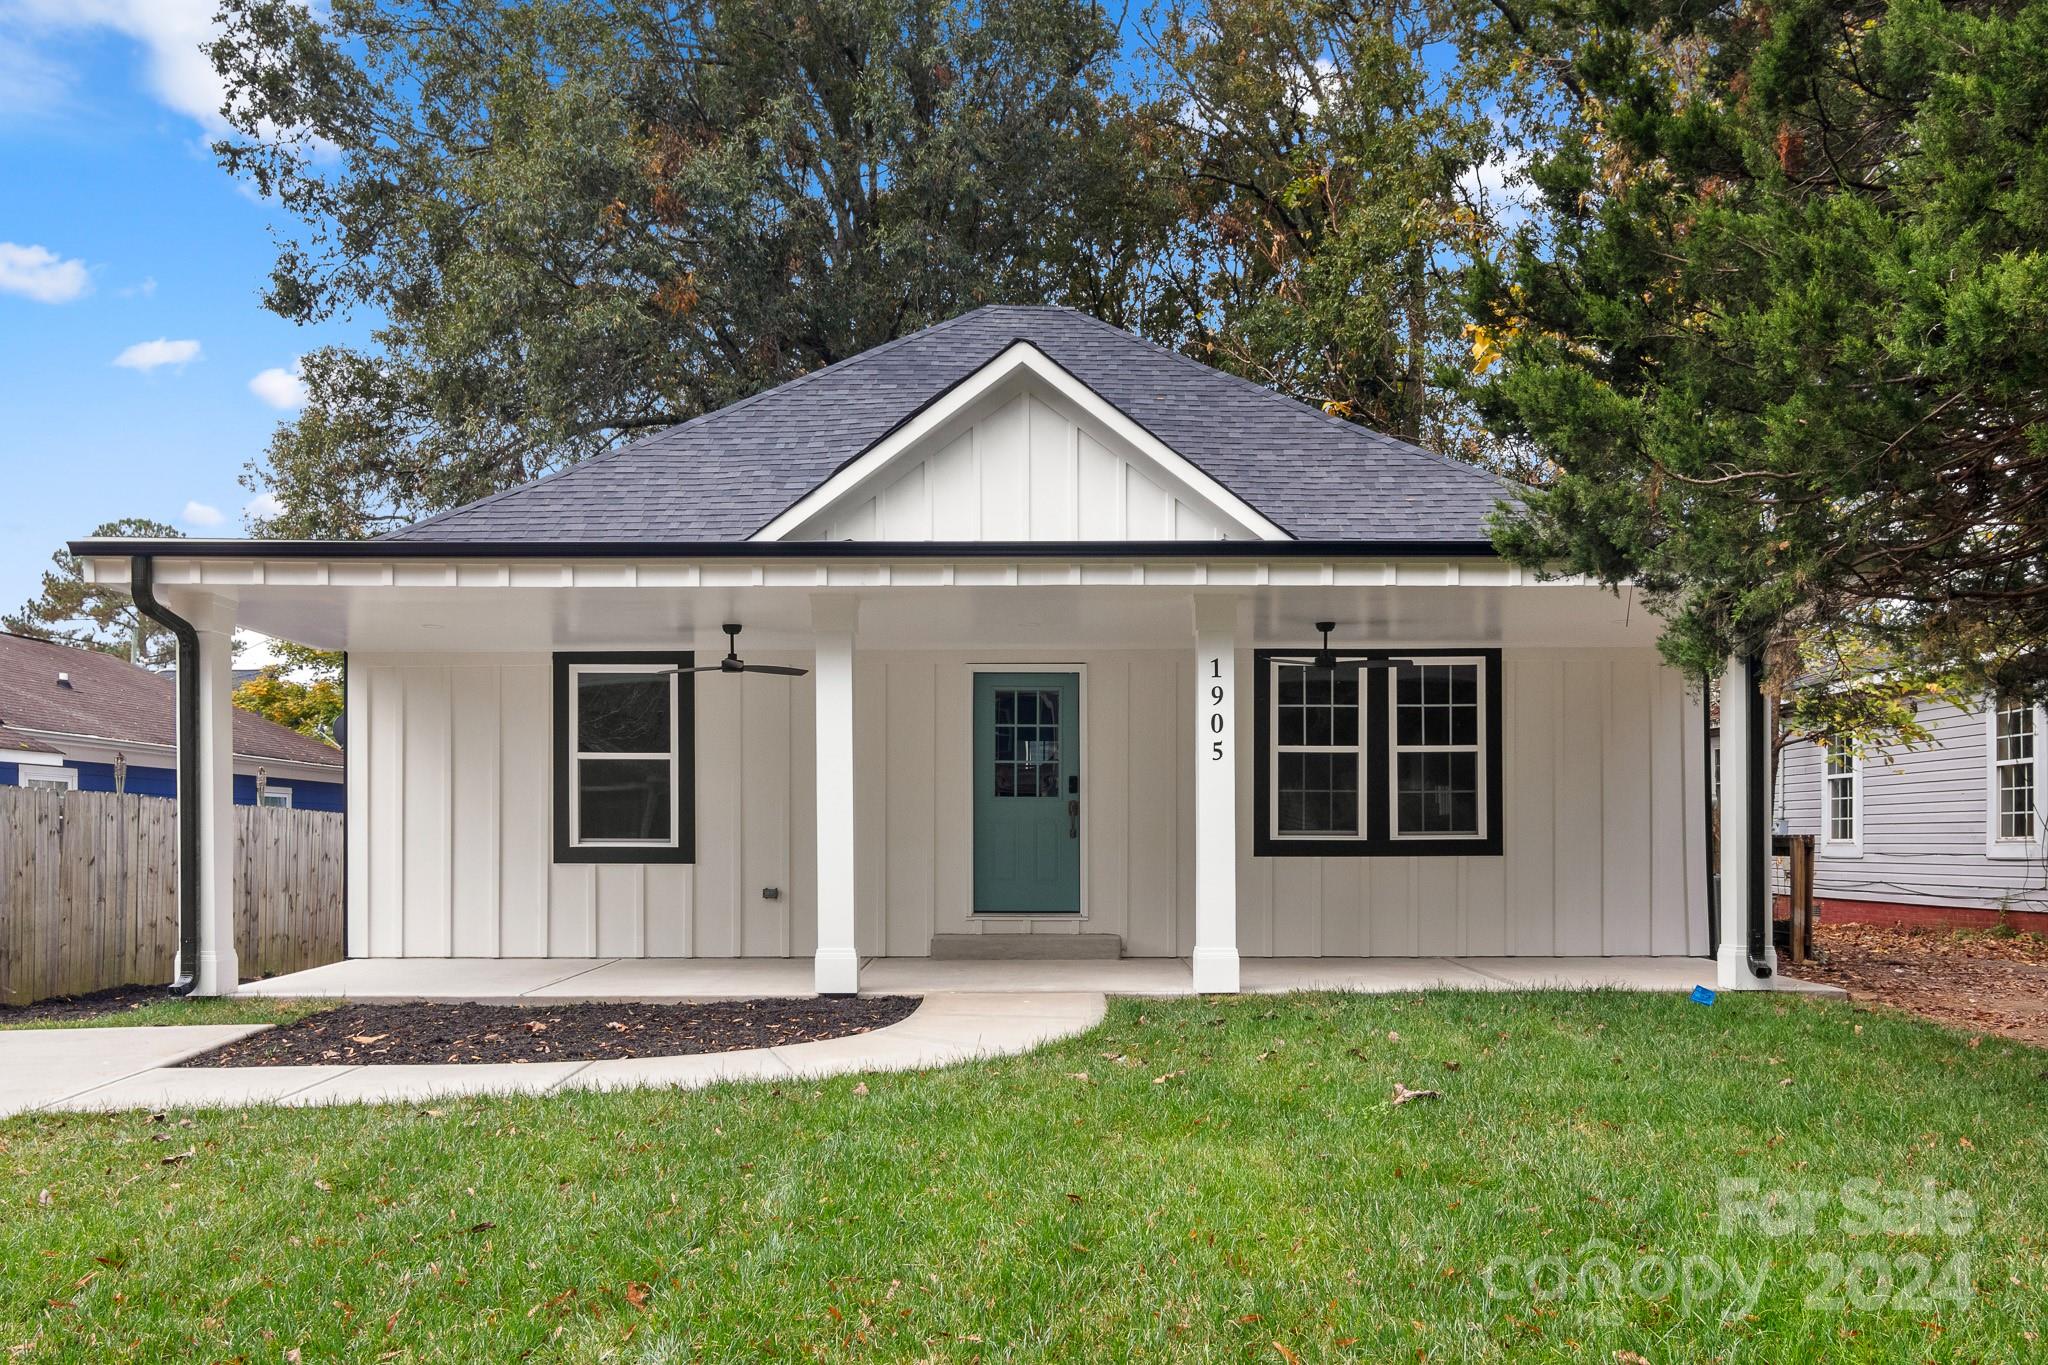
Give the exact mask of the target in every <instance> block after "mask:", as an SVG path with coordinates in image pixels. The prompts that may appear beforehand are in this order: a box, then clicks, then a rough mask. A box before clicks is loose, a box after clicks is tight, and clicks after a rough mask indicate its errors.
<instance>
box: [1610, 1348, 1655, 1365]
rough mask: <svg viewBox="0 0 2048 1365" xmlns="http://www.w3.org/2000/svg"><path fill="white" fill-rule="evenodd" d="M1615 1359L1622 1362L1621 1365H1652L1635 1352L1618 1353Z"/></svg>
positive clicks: (1615, 1354)
mask: <svg viewBox="0 0 2048 1365" xmlns="http://www.w3.org/2000/svg"><path fill="white" fill-rule="evenodd" d="M1614 1358H1615V1360H1617V1361H1619V1362H1620V1365H1650V1362H1649V1361H1647V1360H1645V1359H1643V1358H1642V1357H1641V1356H1639V1355H1637V1354H1636V1353H1635V1352H1634V1351H1616V1352H1615V1353H1614Z"/></svg>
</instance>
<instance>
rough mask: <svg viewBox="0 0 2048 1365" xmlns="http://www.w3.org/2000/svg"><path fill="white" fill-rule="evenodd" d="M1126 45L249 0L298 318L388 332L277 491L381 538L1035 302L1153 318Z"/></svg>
mask: <svg viewBox="0 0 2048 1365" xmlns="http://www.w3.org/2000/svg"><path fill="white" fill-rule="evenodd" d="M1117 43H1118V38H1117V31H1116V28H1115V26H1114V24H1113V23H1112V22H1111V21H1110V20H1109V19H1108V18H1107V17H1106V16H1105V15H1104V14H1103V12H1102V11H1101V10H1100V9H1099V8H1098V7H1096V6H1094V5H1091V4H1087V3H1083V2H1082V0H1005V3H976V2H975V0H960V2H959V3H945V2H944V0H894V2H891V0H795V2H794V3H791V4H787V5H774V6H765V5H759V4H757V3H754V2H753V0H694V2H692V3H685V4H683V5H680V6H676V5H669V4H661V3H655V2H654V0H610V2H609V3H607V2H606V0H532V3H527V4H521V5H504V4H501V3H498V2H497V0H413V2H412V3H402V2H399V0H389V2H387V3H375V2H374V0H334V3H332V4H331V5H329V6H327V7H325V9H324V11H323V12H322V13H320V14H318V15H316V14H315V13H313V12H312V10H311V9H309V8H308V7H306V6H303V5H302V4H299V3H296V0H226V3H225V5H224V8H223V29H222V34H221V36H220V38H219V39H218V40H217V41H216V42H214V43H213V44H212V46H211V48H210V55H211V57H212V60H213V62H214V64H215V66H216V67H217V69H218V70H219V71H220V73H221V75H222V77H223V79H224V81H225V83H226V87H227V103H226V109H225V113H226V117H227V119H228V121H229V123H230V124H231V125H232V127H233V128H234V129H235V130H236V131H235V133H234V135H232V136H230V137H227V138H224V139H223V140H221V141H220V142H219V143H218V144H216V151H217V153H218V155H219V157H220V159H221V161H222V163H223V164H224V165H225V166H226V167H227V168H228V169H229V170H230V171H231V172H233V173H235V174H237V175H239V176H242V177H245V178H246V179H247V180H248V182H249V183H250V184H251V186H252V187H253V188H254V189H255V190H256V191H257V192H259V193H260V194H262V195H264V196H267V197H270V198H273V199H275V200H277V201H278V202H279V203H281V204H282V205H283V206H284V207H285V208H286V209H287V210H289V211H290V213H292V214H293V215H295V216H296V217H297V219H298V220H299V222H300V223H301V224H302V225H303V230H302V231H301V232H299V233H298V234H297V236H296V237H295V238H293V239H291V240H288V241H287V242H286V243H285V244H284V245H283V247H282V249H281V251H280V253H279V256H278V259H277V263H276V267H275V270H274V271H273V274H272V277H271V284H270V288H269V291H268V295H267V299H266V302H267V304H268V306H269V307H270V308H271V309H273V310H274V311H276V312H277V313H279V314H281V315H283V316H285V317H288V318H292V319H295V320H299V321H310V320H314V319H318V318H321V317H325V316H328V315H331V314H336V313H345V312H350V311H353V310H367V311H369V312H373V313H375V314H376V315H378V316H379V317H381V319H382V323H381V325H380V326H379V327H378V329H377V331H376V333H375V338H374V344H373V345H372V346H370V347H368V348H366V349H362V350H356V349H350V348H344V347H329V348H325V349H321V350H316V351H314V352H313V353H312V354H310V355H309V356H307V357H306V358H305V360H304V374H305V381H306V385H307V389H308V392H309V395H310V401H309V402H308V403H307V405H306V407H305V409H304V410H303V412H302V413H301V414H300V415H299V416H298V417H297V418H296V419H294V420H292V421H290V422H288V423H286V424H285V425H283V426H282V427H280V428H279V430H278V431H277V433H276V435H275V437H274V439H273V441H272V442H271V445H270V448H269V450H268V452H267V454H266V455H265V456H264V457H263V459H262V461H261V462H260V463H259V464H257V465H255V466H253V467H252V469H251V471H250V474H249V478H250V481H251V483H252V486H261V487H264V488H268V489H269V490H271V491H272V492H274V493H275V494H276V495H277V497H278V498H279V500H280V501H281V503H282V504H283V509H284V510H283V511H282V512H281V513H280V514H279V515H278V516H277V517H275V518H273V519H272V520H271V521H270V522H269V523H268V527H267V529H269V530H271V531H273V532H276V533H280V534H291V535H342V536H358V535H364V534H368V533H371V532H374V531H376V530H378V529H380V528H383V527H385V526H388V525H391V524H394V523H398V522H403V521H406V520H410V519H412V518H415V517H417V516H419V515H421V514H423V513H429V512H434V511H438V510H441V509H443V508H446V507H449V506H452V505H455V504H458V503H461V502H465V501H467V500H470V499H473V498H476V497H480V496H482V495H485V494H487V493H490V492H493V491H495V490H497V489H500V488H504V487H507V486H509V485H512V484H515V483H518V482H521V481H524V480H527V479H530V478H533V477H536V476H538V475H540V474H543V473H546V472H549V471H551V470H555V469H559V468H562V467H564V466H566V465H568V464H571V463H573V462H575V461H576V460H578V459H581V458H583V457H585V456H587V455H589V454H592V453H594V452H596V451H599V450H603V449H606V448H608V447H610V446H613V445H615V444H617V443H619V442H620V441H622V440H625V439H628V438H630V437H631V436H633V435H635V434H637V433H641V432H645V431H648V430H650V429H653V428H658V427H661V426H665V425H668V424H671V423H674V422H679V421H682V420H684V419H686V418H689V417H691V416H694V415H696V414H698V413H702V412H705V411H708V410H710V409H713V408H716V407H719V406H722V405H724V404H726V403H729V402H731V401H733V400H735V399H738V398H742V397H745V396H747V395H749V394H751V393H754V392H757V391H759V390H761V389H763V388H766V387H769V386H771V385H773V384H776V383H779V382H782V381H784V380H788V379H791V378H794V377H796V376H798V375H800V374H803V373H805V372H807V371H809V370H811V369H814V368H816V367H818V366H820V365H824V364H829V363H831V362H832V361H835V360H839V359H842V358H844V357H847V356H850V355H853V354H855V353H857V352H859V351H862V350H864V349H867V348H869V347H871V346H874V345H876V344H878V343H880V342H883V341H886V340H889V339H890V338H892V337H895V336H899V335H902V334H903V333H905V332H908V331H910V330H913V329H916V328H918V327H921V326H924V325H925V324H927V323H930V322H934V321H937V320H939V319H942V318H945V317H948V316H951V315H952V314H954V313H956V312H958V311H961V310H962V309H964V308H967V307H969V306H972V305H974V304H977V303H980V302H984V301H991V300H999V301H1011V302H1028V301H1036V300H1053V301H1072V302H1074V303H1076V304H1077V305H1078V306H1081V307H1085V308H1087V309H1088V310H1090V311H1092V312H1096V313H1098V314H1101V315H1103V316H1107V317H1111V318H1112V319H1122V318H1127V317H1129V316H1132V315H1134V309H1135V307H1136V304H1135V300H1136V299H1137V297H1138V295H1139V293H1140V291H1142V289H1143V287H1144V283H1145V278H1146V277H1145V273H1144V269H1143V266H1144V261H1145V259H1146V253H1147V251H1148V250H1149V238H1148V237H1147V230H1146V228H1145V226H1144V225H1145V224H1146V223H1147V222H1148V221H1151V219H1150V218H1149V217H1148V215H1147V214H1146V213H1144V212H1140V211H1137V209H1136V208H1135V207H1134V206H1136V205H1137V204H1138V203H1139V197H1140V196H1141V195H1143V194H1144V193H1146V190H1145V186H1146V185H1147V184H1149V182H1148V181H1147V180H1146V178H1145V177H1144V176H1142V175H1139V174H1137V173H1136V172H1135V171H1134V169H1133V167H1134V164H1135V160H1134V159H1135V158H1137V157H1138V156H1139V149H1138V146H1137V143H1136V129H1137V126H1138V125H1137V124H1136V123H1135V122H1134V121H1133V120H1132V119H1131V118H1130V117H1129V112H1130V111H1129V109H1128V107H1127V104H1126V102H1125V101H1124V100H1123V99H1121V98H1120V97H1118V96H1116V95H1115V94H1113V93H1112V90H1111V86H1112V83H1113V78H1114V69H1113V62H1114V59H1115V56H1116V53H1117Z"/></svg>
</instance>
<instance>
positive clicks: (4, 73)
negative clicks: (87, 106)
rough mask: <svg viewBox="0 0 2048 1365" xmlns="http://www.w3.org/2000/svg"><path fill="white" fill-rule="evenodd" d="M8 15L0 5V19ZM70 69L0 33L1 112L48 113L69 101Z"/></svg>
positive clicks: (45, 54) (47, 55)
mask: <svg viewBox="0 0 2048 1365" xmlns="http://www.w3.org/2000/svg"><path fill="white" fill-rule="evenodd" d="M8 17H10V16H9V15H8V13H7V11H6V10H5V9H4V8H0V19H6V18H8ZM72 79H73V76H72V72H71V69H70V68H69V67H67V66H65V65H64V64H63V63H62V62H60V61H57V60H55V59H54V58H53V57H51V56H50V54H48V53H46V52H39V51H37V50H36V48H35V47H33V46H32V45H30V44H28V43H24V42H21V41H18V40H17V39H15V38H13V37H10V36H0V114H49V113H54V112H56V111H57V110H59V109H61V108H63V107H64V105H66V104H67V103H69V102H70V99H71V84H72Z"/></svg>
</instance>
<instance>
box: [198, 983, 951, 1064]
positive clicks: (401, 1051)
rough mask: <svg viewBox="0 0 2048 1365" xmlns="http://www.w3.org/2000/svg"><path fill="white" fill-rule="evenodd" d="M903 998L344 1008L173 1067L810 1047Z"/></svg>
mask: <svg viewBox="0 0 2048 1365" xmlns="http://www.w3.org/2000/svg"><path fill="white" fill-rule="evenodd" d="M916 1008H917V998H916V997H915V996H908V995H881V996H872V997H870V996H860V997H854V998H851V999H843V998H830V999H828V998H824V997H805V998H792V999H780V1000H714V1001H705V1002H702V1003H698V1004H679V1005H628V1004H617V1005H607V1004H568V1005H473V1004H453V1005H429V1004H412V1005H371V1004H361V1005H342V1006H340V1007H339V1008H336V1009H332V1010H328V1011H326V1012H324V1013H321V1014H314V1015H308V1016H307V1017H306V1018H304V1019H300V1020H297V1021H296V1022H293V1023H290V1024H282V1025H280V1026H278V1027H277V1028H271V1029H265V1030H263V1032H261V1033H256V1034H251V1035H250V1036H249V1037H247V1038H244V1039H242V1040H241V1041H239V1042H234V1043H229V1044H228V1045H227V1046H225V1047H221V1048H216V1049H214V1050H213V1051H212V1052H208V1053H205V1054H203V1055H201V1056H198V1057H194V1058H192V1059H191V1060H189V1061H186V1062H183V1063H180V1065H183V1066H323V1065H325V1066H402V1065H410V1064H416V1063H435V1062H455V1063H478V1062H589V1061H601V1060H603V1059H604V1058H606V1057H668V1056H675V1055H678V1054H683V1053H696V1052H736V1051H739V1050H740V1049H742V1048H753V1047H776V1046H778V1045H781V1044H784V1043H809V1042H815V1041H817V1040H818V1039H821V1038H844V1037H846V1036H847V1035H849V1034H854V1033H867V1032H869V1031H871V1030H874V1029H878V1028H886V1027H887V1026H888V1025H890V1024H894V1023H898V1022H900V1021H901V1020H903V1019H906V1018H908V1017H909V1015H910V1012H911V1011H912V1010H914V1009H916Z"/></svg>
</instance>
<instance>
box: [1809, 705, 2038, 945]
mask: <svg viewBox="0 0 2048 1365" xmlns="http://www.w3.org/2000/svg"><path fill="white" fill-rule="evenodd" d="M1922 720H1923V722H1924V723H1925V724H1926V725H1927V727H1928V729H1929V730H1930V731H1932V732H1933V735H1934V742H1933V744H1931V745H1928V746H1925V747H1922V748H1919V749H1913V750H1909V749H1905V748H1902V747H1899V746H1896V745H1894V746H1890V747H1887V748H1884V749H1880V750H1877V751H1875V752H1872V753H1867V754H1862V755H1858V754H1855V753H1853V752H1851V751H1850V750H1849V749H1848V748H1847V747H1846V746H1832V747H1829V748H1827V749H1825V750H1823V748H1822V746H1820V745H1816V744H1794V745H1790V746H1788V747H1787V748H1786V750H1785V752H1784V755H1783V760H1782V766H1781V771H1780V777H1779V789H1778V799H1777V810H1778V814H1779V816H1780V818H1781V820H1782V821H1783V823H1784V826H1785V827H1786V828H1787V829H1788V831H1789V832H1790V833H1794V834H1812V835H1814V836H1815V839H1814V854H1815V856H1814V896H1815V899H1816V900H1817V901H1820V902H1821V903H1822V909H1823V913H1824V914H1827V913H1832V917H1834V918H1836V919H1842V918H1855V919H1865V920H1874V921H1883V922H1897V923H1915V922H1948V923H1958V924H1968V923H1973V922H1974V923H1983V922H1989V921H1990V920H1991V919H1992V918H1993V917H1994V916H1995V915H1997V914H1998V913H2000V912H2003V913H2006V914H2015V913H2017V914H2019V915H2023V916H2024V915H2040V916H2042V917H2043V918H2042V920H2041V921H2039V922H2038V923H2036V924H2032V925H2028V924H2027V922H2026V921H2024V920H2022V921H2021V923H2022V924H2023V925H2026V927H2048V826H2044V822H2043V819H2042V815H2043V811H2042V798H2043V793H2044V792H2048V743H2044V739H2048V714H2044V711H2043V708H2042V707H2040V706H2027V705H2023V704H2018V703H2005V704H1993V703H1991V702H1989V701H1988V700H1987V702H1986V703H1985V704H1984V705H1982V706H1980V707H1978V708H1977V709H1974V710H1965V709H1962V708H1960V707H1957V706H1955V705H1952V704H1950V703H1948V702H1930V703H1927V704H1926V706H1925V708H1924V710H1923V714H1922Z"/></svg>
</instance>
